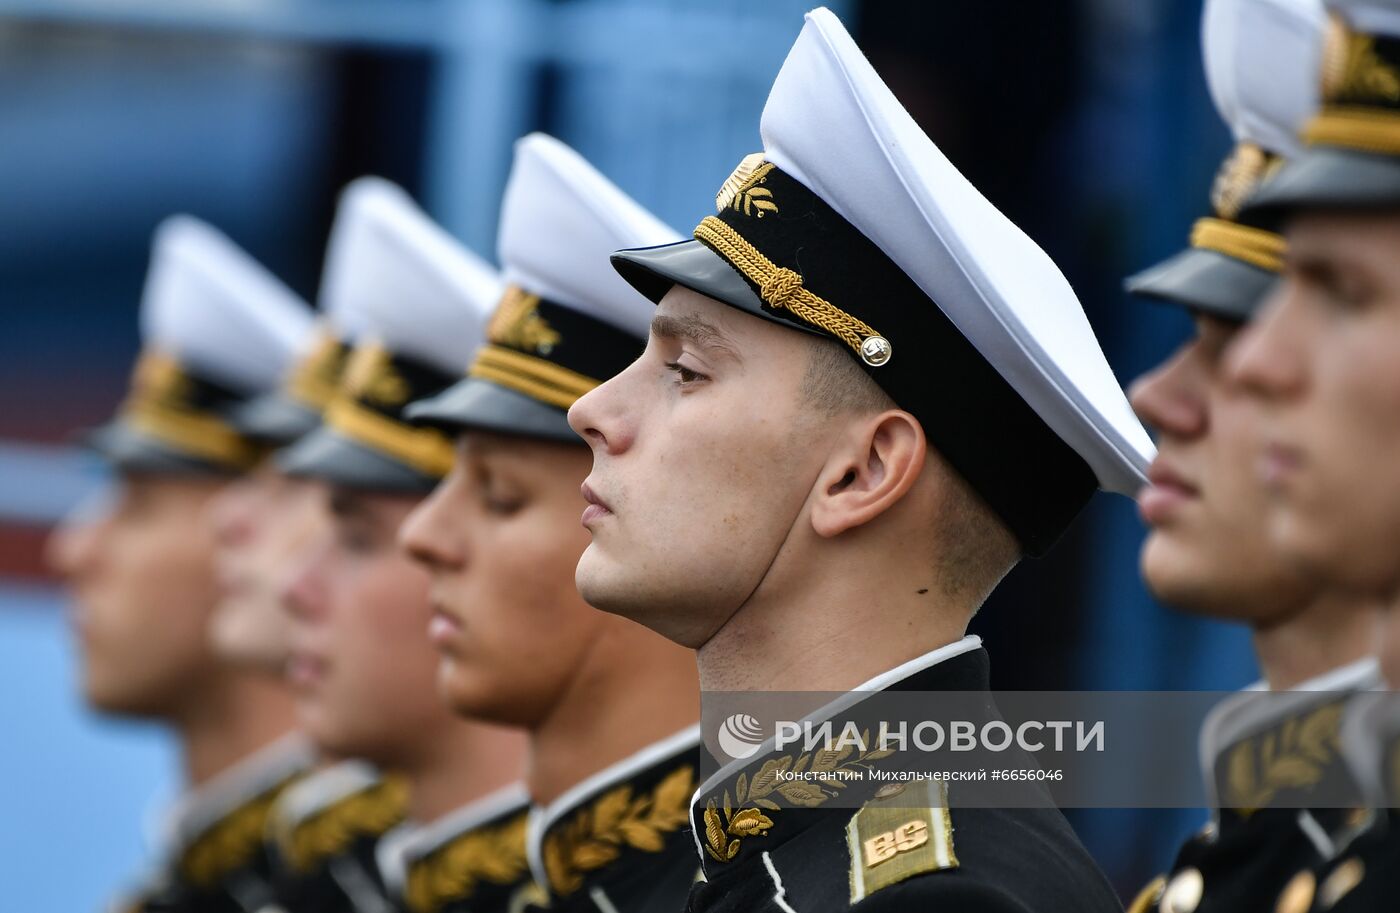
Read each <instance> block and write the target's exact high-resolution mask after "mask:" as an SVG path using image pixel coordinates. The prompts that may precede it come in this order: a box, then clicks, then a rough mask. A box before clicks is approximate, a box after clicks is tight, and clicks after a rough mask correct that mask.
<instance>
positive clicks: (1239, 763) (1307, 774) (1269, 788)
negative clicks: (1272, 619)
mask: <svg viewBox="0 0 1400 913" xmlns="http://www.w3.org/2000/svg"><path fill="white" fill-rule="evenodd" d="M1379 682H1380V675H1379V671H1378V668H1377V663H1376V660H1375V659H1373V658H1367V659H1363V660H1359V661H1357V662H1354V663H1350V664H1348V665H1345V666H1341V667H1339V668H1337V669H1333V670H1331V671H1329V672H1326V673H1324V674H1322V675H1319V676H1317V677H1315V678H1311V679H1308V680H1307V681H1305V682H1303V683H1302V684H1300V685H1298V686H1297V687H1296V688H1291V689H1289V690H1288V691H1285V692H1270V691H1268V689H1267V687H1261V686H1251V687H1250V688H1249V689H1246V690H1245V691H1243V692H1241V693H1239V694H1237V695H1235V696H1233V697H1231V698H1229V699H1227V700H1225V701H1224V702H1222V703H1221V704H1220V705H1219V706H1218V707H1216V708H1215V709H1214V710H1212V711H1211V713H1210V715H1209V716H1207V718H1206V721H1205V723H1204V725H1203V726H1202V728H1201V741H1200V758H1201V767H1202V773H1203V776H1204V779H1205V783H1206V786H1207V790H1208V792H1209V796H1210V801H1211V805H1212V807H1214V808H1215V809H1217V811H1218V810H1220V809H1222V808H1229V809H1236V810H1242V811H1244V812H1245V813H1246V814H1248V813H1250V812H1252V811H1253V810H1255V809H1258V808H1264V807H1270V806H1279V807H1288V808H1306V807H1307V801H1306V799H1307V793H1308V792H1309V791H1312V790H1317V789H1320V788H1326V789H1329V791H1330V789H1334V788H1338V784H1339V783H1340V780H1339V778H1342V779H1345V780H1347V781H1351V777H1350V773H1349V772H1348V771H1347V769H1346V764H1345V762H1344V761H1343V760H1342V756H1341V751H1340V726H1341V720H1342V714H1343V709H1344V707H1345V705H1346V703H1347V701H1348V699H1349V698H1351V697H1352V696H1353V695H1355V694H1357V693H1358V692H1361V691H1367V690H1370V689H1371V688H1374V687H1376V686H1377V685H1378V684H1379ZM1263 753H1267V754H1268V756H1269V757H1272V758H1277V759H1282V760H1286V761H1288V764H1289V765H1290V769H1291V770H1294V771H1295V773H1296V776H1292V777H1289V778H1288V779H1289V780H1290V783H1291V785H1285V784H1284V783H1283V780H1281V779H1279V778H1278V777H1274V776H1271V775H1270V774H1269V772H1268V771H1266V770H1264V769H1263V768H1262V767H1261V764H1262V758H1263V756H1264V754H1263ZM1295 755H1296V758H1295V757H1294V756H1295ZM1289 759H1292V760H1289ZM1294 761H1296V762H1297V763H1296V764H1295V763H1294ZM1342 788H1347V789H1349V790H1352V791H1354V782H1353V783H1352V786H1350V787H1342Z"/></svg>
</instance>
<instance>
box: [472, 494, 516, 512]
mask: <svg viewBox="0 0 1400 913" xmlns="http://www.w3.org/2000/svg"><path fill="white" fill-rule="evenodd" d="M482 503H483V504H485V506H486V510H487V512H488V513H493V514H497V515H498V516H502V517H509V516H510V515H511V514H514V513H517V512H518V511H519V510H520V508H522V507H524V506H525V501H524V500H523V499H521V498H517V497H514V496H512V495H497V494H487V495H486V497H484V498H483V499H482Z"/></svg>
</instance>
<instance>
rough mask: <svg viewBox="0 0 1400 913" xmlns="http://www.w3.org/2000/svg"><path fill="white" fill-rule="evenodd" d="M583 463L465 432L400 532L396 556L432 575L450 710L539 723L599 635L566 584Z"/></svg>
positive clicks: (567, 449) (577, 537)
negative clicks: (442, 474)
mask: <svg viewBox="0 0 1400 913" xmlns="http://www.w3.org/2000/svg"><path fill="white" fill-rule="evenodd" d="M588 466H589V455H588V451H587V450H586V449H585V448H583V447H581V446H579V445H577V444H566V443H562V442H559V443H555V442H549V441H540V440H534V439H529V438H523V437H516V436H510V435H501V434H493V433H490V432H485V431H470V432H467V433H465V434H463V435H461V436H460V437H459V439H458V443H457V455H456V460H455V462H454V464H453V468H452V472H451V474H450V475H448V477H447V479H446V480H444V482H443V483H442V484H441V485H439V486H438V488H437V490H436V491H434V492H433V494H432V496H431V497H429V498H428V500H427V501H425V502H423V504H422V505H421V506H420V507H419V508H418V509H417V510H416V511H414V513H413V516H412V517H410V518H409V520H408V522H407V523H406V524H405V525H404V529H403V533H402V542H403V545H404V548H405V549H407V551H408V553H409V554H411V555H413V556H414V557H415V558H416V559H417V560H418V561H420V562H422V564H423V566H424V567H425V568H427V569H428V572H429V573H430V574H431V575H432V586H431V591H430V592H431V603H432V606H433V620H432V626H431V632H432V641H433V643H434V644H435V645H436V647H437V649H438V652H439V654H440V656H441V664H440V666H439V668H438V682H439V684H440V686H441V689H442V694H443V696H444V697H445V698H446V699H447V701H448V703H450V704H451V705H452V706H453V708H454V709H456V710H457V711H458V712H460V713H463V714H466V715H469V716H474V717H477V718H479V719H486V720H492V721H495V722H500V723H508V724H512V725H517V726H523V727H532V726H536V725H538V724H539V723H540V722H542V721H543V720H544V719H545V718H546V717H547V716H548V715H549V713H550V712H551V711H552V710H553V709H554V708H555V707H557V706H558V704H559V702H560V701H561V699H562V697H563V694H564V691H565V689H566V688H567V687H568V686H569V685H570V684H571V683H572V682H573V681H574V679H575V677H576V675H577V674H578V670H579V669H580V667H581V666H582V665H583V662H584V659H585V658H586V657H587V655H588V652H589V651H590V650H591V649H592V648H593V646H594V644H595V643H596V642H597V640H598V638H599V637H600V636H602V634H603V631H604V622H605V621H606V616H604V615H602V614H600V613H599V612H598V611H597V610H596V609H593V608H591V607H590V606H588V605H587V604H586V603H585V602H584V601H583V599H582V597H580V596H579V594H578V591H577V589H576V588H575V587H574V567H575V566H576V565H577V564H578V558H579V555H580V554H581V553H582V552H583V549H584V547H585V546H586V545H587V544H588V533H587V531H586V530H584V528H583V527H582V526H580V525H579V514H580V513H581V512H582V511H583V508H584V506H585V502H584V500H583V498H582V497H581V496H580V495H579V484H580V483H581V482H582V481H583V477H584V476H585V475H587V473H588Z"/></svg>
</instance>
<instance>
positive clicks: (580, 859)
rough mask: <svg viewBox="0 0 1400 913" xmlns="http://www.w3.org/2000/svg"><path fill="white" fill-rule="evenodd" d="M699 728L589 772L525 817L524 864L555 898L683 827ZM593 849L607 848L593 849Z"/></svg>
mask: <svg viewBox="0 0 1400 913" xmlns="http://www.w3.org/2000/svg"><path fill="white" fill-rule="evenodd" d="M699 747H700V727H699V725H698V724H697V725H694V726H688V727H686V728H685V729H683V730H681V731H680V732H677V733H676V734H674V735H672V736H669V737H667V738H665V739H662V740H661V741H659V742H654V743H652V744H651V745H648V746H647V747H646V748H644V749H642V750H641V751H639V752H637V753H636V754H634V755H632V756H630V757H628V758H626V759H624V760H622V761H619V762H618V763H616V764H614V765H612V766H611V767H608V768H606V769H604V770H602V771H600V772H599V773H596V774H594V775H593V776H591V777H589V778H588V779H587V780H584V781H583V782H582V783H579V784H578V785H577V786H574V787H573V788H572V789H570V790H568V791H567V792H565V793H564V794H563V795H562V796H560V797H559V798H558V799H556V800H555V801H554V802H552V803H550V804H549V805H547V806H543V807H541V806H535V807H534V808H533V809H532V810H531V812H530V823H529V837H528V848H529V860H530V869H531V871H532V873H533V874H534V877H535V880H536V881H537V882H538V883H539V884H540V885H542V886H545V887H546V888H547V889H548V891H549V893H550V894H552V895H554V896H564V895H568V894H572V893H575V892H577V891H579V890H580V889H581V888H583V887H584V886H585V885H586V884H590V883H595V882H596V881H597V880H598V879H600V878H601V877H603V876H604V875H605V874H606V873H607V872H608V871H609V870H610V869H612V868H615V867H616V866H617V865H618V863H619V862H621V861H625V860H627V859H629V858H636V857H635V854H636V853H639V852H640V853H648V852H660V851H661V849H662V847H663V846H664V843H665V840H666V838H667V837H668V836H669V835H670V834H671V833H673V832H675V831H678V830H680V829H681V828H683V827H684V826H685V825H686V823H687V820H688V819H687V814H686V800H687V799H688V798H689V796H690V794H691V791H692V790H693V789H694V788H695V782H696V770H697V769H698V764H699V757H698V752H699ZM599 845H602V846H605V847H607V848H608V849H607V850H606V851H605V852H602V853H596V852H592V851H593V850H594V849H596V847H598V846H599Z"/></svg>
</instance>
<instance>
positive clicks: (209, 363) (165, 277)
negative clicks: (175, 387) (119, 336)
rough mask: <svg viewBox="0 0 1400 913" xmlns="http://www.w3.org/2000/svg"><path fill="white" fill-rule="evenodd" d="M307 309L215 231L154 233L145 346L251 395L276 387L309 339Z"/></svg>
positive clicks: (169, 228) (192, 228) (182, 219)
mask: <svg viewBox="0 0 1400 913" xmlns="http://www.w3.org/2000/svg"><path fill="white" fill-rule="evenodd" d="M311 325H312V314H311V309H310V307H309V306H308V305H307V304H306V302H304V301H302V300H301V298H299V297H297V295H296V294H295V293H294V292H293V291H292V290H291V289H289V288H287V287H286V286H285V285H283V284H282V283H281V282H280V281H279V280H278V279H277V278H276V277H275V276H273V275H272V274H271V273H269V272H268V271H267V270H266V269H264V268H263V267H262V266H261V265H260V264H258V262H257V261H255V260H254V259H253V258H252V257H250V256H248V254H246V253H244V252H243V251H242V250H241V249H240V248H239V247H238V246H237V245H235V244H234V243H233V242H232V241H230V240H229V239H228V238H227V237H225V236H224V235H223V234H222V233H221V232H219V231H217V230H216V229H214V228H213V227H211V226H210V225H208V224H206V223H204V222H201V221H200V220H199V219H196V218H193V217H192V216H183V215H181V216H171V217H170V218H168V219H166V220H165V221H164V222H162V223H161V224H160V226H159V227H158V228H157V229H156V234H155V242H154V246H153V251H152V255H151V267H150V271H149V272H148V273H147V275H146V287H145V291H144V293H143V295H142V301H141V335H142V337H143V341H144V342H145V344H146V345H147V346H148V347H150V348H152V349H157V350H159V351H162V352H164V353H166V354H168V355H170V356H173V357H174V358H176V359H177V360H178V361H179V362H180V363H181V364H182V365H183V366H184V367H185V368H186V369H187V370H189V371H191V372H193V373H194V374H197V375H199V376H200V377H204V378H207V379H208V380H212V381H215V382H218V383H222V384H225V385H227V386H229V387H231V388H234V389H235V390H237V391H238V392H239V393H242V394H244V395H251V394H255V393H262V392H266V391H269V390H272V389H274V388H276V386H277V384H278V383H279V382H280V381H281V379H282V375H283V374H284V373H285V371H286V370H287V368H288V366H289V365H290V364H291V362H292V359H293V358H294V357H295V356H296V354H297V352H298V350H299V349H300V348H301V347H302V346H303V345H304V344H305V342H306V339H307V338H308V336H309V335H310V333H311Z"/></svg>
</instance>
